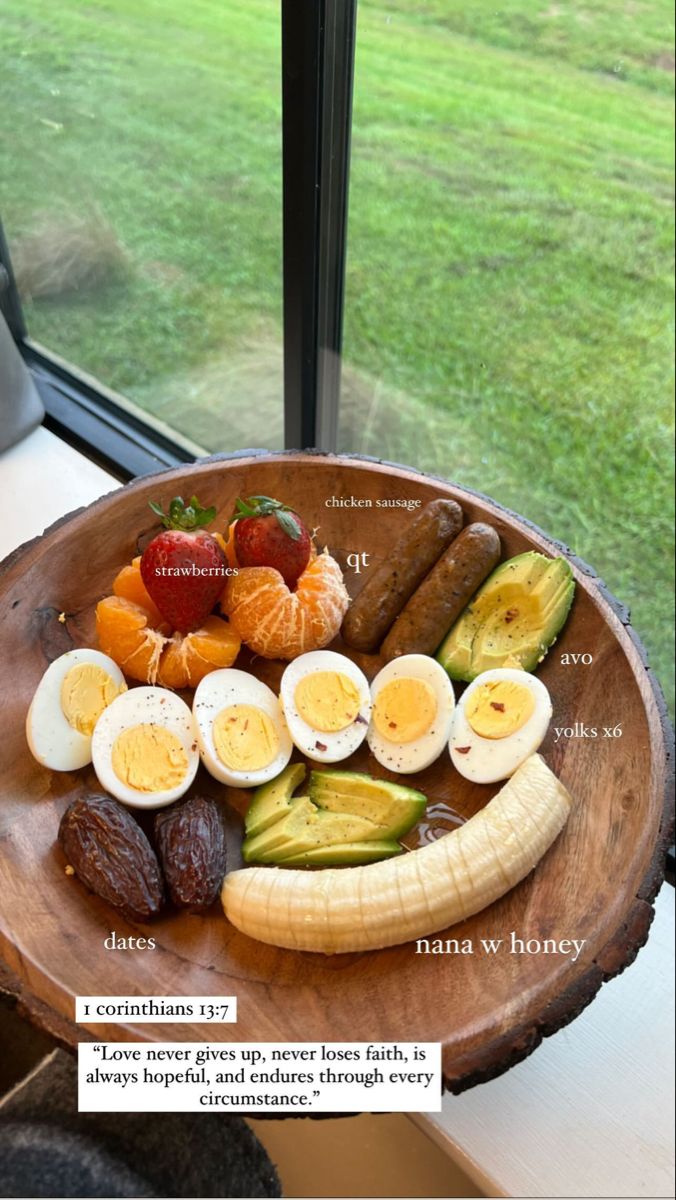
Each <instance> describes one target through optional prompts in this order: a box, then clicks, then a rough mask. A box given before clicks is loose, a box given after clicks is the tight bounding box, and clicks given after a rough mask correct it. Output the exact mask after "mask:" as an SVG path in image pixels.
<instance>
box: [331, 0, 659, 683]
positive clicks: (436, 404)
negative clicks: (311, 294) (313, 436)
mask: <svg viewBox="0 0 676 1200" xmlns="http://www.w3.org/2000/svg"><path fill="white" fill-rule="evenodd" d="M661 9H662V6H661V4H659V3H648V4H646V5H642V6H641V8H640V10H639V9H632V10H631V12H629V10H621V11H620V10H618V9H617V6H616V5H613V4H607V3H605V0H598V2H595V3H594V4H592V5H589V4H585V5H578V4H568V5H565V6H564V5H549V6H542V7H541V8H539V9H538V11H537V12H536V11H535V10H534V9H533V8H532V6H528V5H527V4H525V3H523V0H508V2H507V3H505V4H503V5H501V6H500V8H499V9H498V10H497V11H496V9H495V8H494V7H493V6H491V5H485V4H479V3H473V4H470V5H469V6H467V5H463V6H460V7H458V6H454V5H450V6H449V5H448V4H447V3H445V2H444V0H421V2H420V3H415V4H413V3H410V2H408V0H361V3H360V8H359V25H358V36H357V52H356V74H355V96H354V121H353V132H352V168H351V175H352V186H351V196H350V222H349V235H348V258H347V284H346V307H345V340H344V362H343V390H342V406H341V415H340V445H341V447H343V448H345V449H346V450H353V451H355V450H357V451H362V452H365V453H368V454H375V455H378V456H380V457H383V458H390V459H394V460H395V461H403V462H411V463H414V464H415V465H416V466H418V467H420V468H422V469H426V470H429V471H432V472H435V473H437V474H440V475H443V476H445V477H447V478H450V479H454V480H457V481H458V482H460V483H462V484H465V485H468V486H469V487H472V488H475V489H477V490H479V491H482V492H486V493H488V494H489V495H491V496H492V497H493V498H495V499H496V500H498V501H500V502H501V503H502V504H504V505H506V506H507V507H509V508H512V509H514V510H516V511H517V512H519V513H521V514H522V515H524V516H526V517H527V518H529V519H531V520H532V521H534V522H536V523H537V524H539V525H541V526H542V527H543V528H544V529H546V530H547V531H548V532H549V533H550V534H551V535H552V536H554V537H556V538H559V539H561V540H562V541H564V542H566V543H567V544H568V545H570V546H571V547H572V548H573V549H574V550H575V551H576V552H577V553H578V554H580V555H581V556H582V557H583V558H585V559H587V560H588V561H589V562H591V563H593V565H594V567H595V569H596V570H597V571H598V572H599V573H600V574H601V575H602V576H603V577H604V578H605V580H606V582H607V583H608V585H609V586H610V587H611V589H612V590H613V591H614V592H615V593H616V594H617V595H618V596H621V597H622V598H623V599H624V600H625V602H626V603H628V604H629V605H630V607H631V609H632V614H633V622H634V625H635V628H636V629H637V630H639V631H640V633H641V636H642V637H643V638H644V639H645V641H646V643H647V645H648V648H649V650H650V652H651V654H652V657H653V660H654V662H655V663H656V665H657V667H658V672H659V674H660V675H661V677H662V681H663V683H664V685H665V686H666V687H668V688H671V687H673V676H670V675H669V671H670V670H671V667H670V661H671V654H670V643H671V635H670V631H671V619H670V617H671V599H670V597H671V594H672V579H673V575H672V570H671V562H670V555H669V553H668V547H669V546H670V542H671V530H672V520H673V507H672V500H671V497H672V482H673V459H672V445H671V437H670V430H669V426H670V422H671V396H672V382H673V375H672V369H671V366H670V364H671V363H673V359H672V357H671V312H672V309H671V286H670V272H671V264H670V261H669V252H668V248H669V246H670V244H671V233H670V230H671V220H672V214H671V206H670V193H671V180H672V176H671V162H672V154H673V141H672V136H671V122H672V116H671V101H670V96H669V93H670V92H671V91H673V74H670V73H669V62H671V68H672V70H673V59H671V60H669V58H668V55H666V53H665V46H666V42H665V32H664V28H663V26H662V25H661V23H660V20H659V13H660V12H661ZM665 551H666V553H665Z"/></svg>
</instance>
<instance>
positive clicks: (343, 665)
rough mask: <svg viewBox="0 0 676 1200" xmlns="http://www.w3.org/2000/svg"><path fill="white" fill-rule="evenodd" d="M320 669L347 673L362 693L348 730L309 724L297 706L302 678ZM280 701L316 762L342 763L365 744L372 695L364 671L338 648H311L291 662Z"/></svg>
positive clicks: (300, 745)
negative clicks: (337, 651)
mask: <svg viewBox="0 0 676 1200" xmlns="http://www.w3.org/2000/svg"><path fill="white" fill-rule="evenodd" d="M317 671H335V672H336V673H337V674H339V675H346V676H347V678H348V679H349V680H350V681H351V682H352V683H353V684H354V685H355V687H356V688H357V691H358V692H359V712H358V714H357V717H356V718H355V720H354V721H353V722H352V724H351V725H348V726H347V727H346V728H345V729H339V730H337V731H336V732H335V733H331V732H326V731H324V730H319V729H314V728H313V727H312V725H308V723H307V721H306V720H305V719H304V718H303V717H302V716H301V714H300V713H299V711H298V708H297V706H296V688H297V687H298V684H299V683H300V681H301V679H304V678H305V677H306V676H307V675H313V674H315V673H316V672H317ZM280 700H281V703H282V708H283V710H284V716H285V717H286V723H287V725H288V727H289V733H290V734H291V737H292V738H293V741H294V744H295V745H296V746H297V747H298V749H299V750H300V751H301V752H302V753H303V754H306V755H307V757H308V758H311V759H312V760H313V761H314V762H323V763H334V762H341V761H342V760H343V759H344V758H348V757H349V756H350V754H354V752H355V750H356V749H357V748H358V747H359V746H361V744H362V742H363V741H364V738H365V737H366V733H367V730H368V726H369V721H370V719H371V695H370V692H369V685H368V680H367V678H366V676H365V675H364V672H363V671H361V670H360V669H359V667H358V666H357V665H356V663H353V662H352V659H351V658H347V657H346V656H345V655H344V654H336V652H335V651H334V650H311V651H310V652H309V653H308V654H301V655H300V656H299V657H298V658H295V659H294V660H293V661H292V662H290V663H289V665H288V667H287V668H286V670H285V672H284V674H283V675H282V682H281V684H280Z"/></svg>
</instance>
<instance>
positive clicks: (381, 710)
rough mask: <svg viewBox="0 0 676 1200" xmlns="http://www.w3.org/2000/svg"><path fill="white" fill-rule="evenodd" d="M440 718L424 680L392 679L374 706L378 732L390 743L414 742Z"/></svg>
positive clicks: (379, 694) (434, 697) (379, 693)
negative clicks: (435, 719)
mask: <svg viewBox="0 0 676 1200" xmlns="http://www.w3.org/2000/svg"><path fill="white" fill-rule="evenodd" d="M436 715H437V698H436V696H435V694H434V691H433V689H432V688H431V687H430V685H429V683H425V681H424V679H406V678H402V679H392V680H391V682H390V683H386V684H385V686H384V687H382V688H381V689H380V691H379V692H378V695H377V697H376V701H375V704H374V707H373V721H374V724H375V727H376V729H377V730H378V733H379V734H381V735H382V737H384V738H385V739H386V740H387V741H388V742H397V743H402V742H403V743H404V744H406V743H407V742H415V741H416V740H417V739H418V738H419V737H422V736H423V734H424V733H427V731H428V729H429V727H430V725H431V724H432V722H433V720H434V718H435V717H436Z"/></svg>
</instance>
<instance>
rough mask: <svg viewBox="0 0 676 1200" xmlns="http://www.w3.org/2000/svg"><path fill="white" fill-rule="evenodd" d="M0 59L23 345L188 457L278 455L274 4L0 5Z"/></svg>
mask: <svg viewBox="0 0 676 1200" xmlns="http://www.w3.org/2000/svg"><path fill="white" fill-rule="evenodd" d="M0 52H1V53H2V62H3V67H2V72H1V73H0V212H1V213H2V219H3V223H4V226H5V232H6V235H7V238H8V241H9V243H10V250H11V254H12V259H13V263H14V266H15V270H16V274H17V281H18V285H19V290H20V294H21V298H22V301H23V305H24V311H25V316H26V323H27V326H28V330H29V334H30V336H31V337H32V338H34V339H36V340H37V341H39V342H42V343H43V344H44V345H45V346H46V347H47V348H48V349H49V350H51V351H52V352H55V353H57V354H59V355H60V356H61V357H63V358H65V359H68V360H69V361H70V362H71V363H72V364H74V365H75V366H76V367H79V368H80V369H82V370H84V371H87V372H89V373H91V374H92V375H94V376H96V377H97V378H98V379H99V380H100V381H101V382H102V383H104V384H105V385H107V386H108V387H111V388H113V389H115V390H116V391H118V392H121V393H124V394H125V395H126V396H128V397H129V398H130V399H132V400H133V401H135V402H136V403H137V404H139V405H141V407H142V408H144V409H146V410H147V411H148V412H150V413H153V414H154V415H156V416H157V417H159V418H161V419H162V420H163V421H165V422H167V423H168V424H169V425H170V426H172V427H173V428H175V429H177V430H178V431H180V432H181V433H182V434H184V435H187V436H188V437H189V438H190V439H192V441H193V442H196V443H197V444H198V445H199V446H203V447H205V448H207V449H209V450H211V449H214V450H215V449H219V450H221V449H225V448H234V449H236V448H238V447H240V446H244V445H251V444H252V441H253V442H254V444H255V445H256V446H261V445H262V446H269V447H271V448H274V447H278V446H281V445H282V440H283V439H282V429H283V412H282V403H283V402H282V334H281V311H282V262H281V244H282V161H281V96H280V72H281V35H280V19H279V10H278V6H277V4H276V3H269V2H268V0H217V2H216V0H214V2H209V3H201V4H197V5H193V4H189V3H188V4H186V3H183V2H182V0H144V2H143V3H142V4H134V3H130V2H129V0H63V2H62V3H58V4H55V3H53V2H52V0H6V2H5V3H3V4H2V6H1V7H0ZM254 412H255V414H256V416H255V417H254Z"/></svg>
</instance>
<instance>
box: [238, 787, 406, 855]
mask: <svg viewBox="0 0 676 1200" xmlns="http://www.w3.org/2000/svg"><path fill="white" fill-rule="evenodd" d="M388 835H389V830H388V829H386V828H385V827H384V826H383V825H377V824H376V823H375V822H374V821H369V820H367V818H366V817H355V816H353V815H352V814H351V813H332V812H325V811H324V810H323V809H321V808H317V806H316V805H315V804H313V803H312V801H311V800H310V799H309V798H308V797H307V796H299V797H297V799H296V800H294V802H293V804H292V806H291V808H290V810H289V812H288V813H287V814H286V816H285V817H281V818H280V819H279V820H278V821H275V823H274V825H271V826H269V828H268V829H264V830H263V832H262V833H259V834H257V835H256V836H255V837H247V838H245V840H244V844H243V846H242V854H243V857H244V861H245V862H262V863H265V862H279V861H280V860H281V859H282V858H288V857H289V856H291V855H294V856H295V855H298V854H305V853H306V852H307V851H308V850H314V849H316V848H317V847H320V846H323V847H329V846H331V847H333V846H335V844H337V843H341V842H367V841H383V840H388Z"/></svg>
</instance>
